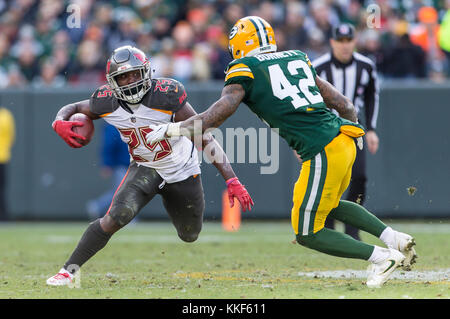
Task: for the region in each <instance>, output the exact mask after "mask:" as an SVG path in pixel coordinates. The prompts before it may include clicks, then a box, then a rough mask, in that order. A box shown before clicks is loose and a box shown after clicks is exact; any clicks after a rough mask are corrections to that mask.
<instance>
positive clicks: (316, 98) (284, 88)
mask: <svg viewBox="0 0 450 319" xmlns="http://www.w3.org/2000/svg"><path fill="white" fill-rule="evenodd" d="M268 69H269V75H270V82H271V84H272V91H273V95H274V96H276V97H277V98H279V99H280V100H284V99H285V98H287V97H291V99H292V101H291V103H292V105H293V106H294V107H295V108H296V109H297V108H299V107H302V106H308V105H312V104H316V103H321V102H323V98H322V96H321V95H320V94H318V93H317V94H313V93H312V92H311V91H310V90H309V88H310V87H315V86H316V81H315V80H314V76H313V73H312V71H311V69H310V68H309V66H308V64H307V63H306V62H305V61H302V60H293V61H289V62H288V64H287V71H288V72H289V73H290V78H291V79H292V78H293V79H296V78H297V77H295V76H296V75H298V74H299V73H298V70H299V69H301V70H303V72H304V74H305V75H306V78H301V79H300V80H299V81H298V84H297V85H295V84H292V83H291V82H289V80H288V79H287V77H286V75H285V74H284V72H283V70H282V69H281V67H280V65H279V64H272V65H270V66H269V67H268ZM300 92H301V93H302V95H300V94H299V93H300Z"/></svg>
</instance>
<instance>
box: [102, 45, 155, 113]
mask: <svg viewBox="0 0 450 319" xmlns="http://www.w3.org/2000/svg"><path fill="white" fill-rule="evenodd" d="M134 70H139V71H140V72H141V79H140V80H139V81H136V82H133V83H131V84H128V85H123V86H119V84H118V83H117V80H116V77H117V76H118V75H119V74H123V73H127V72H130V71H134ZM106 79H107V80H108V84H109V86H110V88H111V90H112V91H113V93H114V95H115V96H116V98H118V99H120V100H123V101H125V102H128V103H131V104H137V103H139V102H140V101H141V100H142V98H143V97H144V95H145V93H147V92H148V90H150V88H151V72H150V61H149V60H148V59H147V57H146V56H145V53H144V52H142V51H141V50H139V49H138V48H135V47H132V46H130V45H126V46H122V47H119V48H117V49H115V50H114V52H113V53H112V54H111V57H110V58H109V60H108V62H107V64H106Z"/></svg>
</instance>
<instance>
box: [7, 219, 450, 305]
mask: <svg viewBox="0 0 450 319" xmlns="http://www.w3.org/2000/svg"><path fill="white" fill-rule="evenodd" d="M387 223H388V224H389V225H391V226H393V227H395V228H396V229H397V230H400V231H404V232H408V233H410V234H412V235H413V236H414V237H415V238H416V242H417V246H416V250H417V252H418V255H419V259H418V262H417V264H416V265H415V267H414V268H413V271H411V272H403V271H401V270H396V272H395V273H394V275H395V276H394V278H393V279H391V280H390V281H389V282H388V283H386V284H385V286H383V287H382V288H380V289H374V290H373V289H372V290H371V289H369V288H367V287H366V285H365V270H366V268H367V265H368V263H367V262H365V261H360V260H353V259H343V258H335V257H331V256H327V255H324V254H321V253H318V252H315V251H312V250H309V249H306V248H304V247H301V246H300V245H298V244H293V243H292V241H293V239H294V236H293V233H292V230H291V226H290V221H288V220H286V221H265V222H256V221H247V220H244V221H243V222H242V225H241V228H240V229H239V231H237V232H225V231H224V230H222V228H221V224H220V223H212V222H205V224H204V227H203V230H202V233H201V234H200V237H199V239H198V240H197V241H196V242H194V243H190V244H188V243H184V242H182V241H181V240H179V239H178V237H177V235H176V232H175V229H174V228H173V226H172V224H170V223H165V222H142V223H138V224H134V225H129V226H127V227H126V228H125V229H122V230H121V231H119V232H118V233H117V234H116V235H114V236H113V238H112V239H111V241H110V242H109V244H108V245H107V246H106V247H105V248H104V249H103V250H102V251H100V252H99V253H98V254H97V255H96V256H94V257H93V258H92V259H91V260H90V261H88V262H87V263H86V264H85V265H84V266H83V268H82V270H81V274H80V279H81V280H80V285H81V287H80V288H72V289H71V288H68V287H48V286H46V284H45V281H46V279H47V278H48V277H50V276H52V275H54V274H55V273H56V272H57V271H58V270H59V269H60V267H61V266H62V264H63V263H64V262H65V261H66V259H67V258H68V256H69V254H70V253H71V252H72V250H73V249H74V247H75V245H76V244H77V242H78V240H79V238H80V236H81V235H82V233H83V232H84V230H85V228H86V227H87V222H86V223H9V224H5V225H1V226H0V298H2V299H6V298H14V299H16V298H70V299H72V298H164V299H166V298H170V299H175V298H180V299H197V298H202V299H217V298H225V299H235V298H238V299H239V298H243V299H252V298H258V299H272V298H285V299H294V298H295V299H304V298H307V299H317V298H319V299H342V298H347V299H378V298H383V299H403V298H418V299H423V298H426V299H448V298H449V297H450V293H449V290H450V289H449V288H450V222H448V221H447V222H440V221H437V220H431V221H423V222H417V221H415V222H406V221H405V222H399V221H395V222H392V223H391V222H390V221H387ZM362 236H363V240H364V241H366V242H370V243H376V244H379V245H382V243H381V242H380V241H379V240H378V239H377V238H375V237H373V236H371V235H369V234H366V233H363V234H362Z"/></svg>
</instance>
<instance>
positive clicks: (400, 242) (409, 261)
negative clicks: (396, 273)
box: [388, 231, 417, 271]
mask: <svg viewBox="0 0 450 319" xmlns="http://www.w3.org/2000/svg"><path fill="white" fill-rule="evenodd" d="M394 234H395V235H394V241H393V243H392V245H388V247H389V248H393V249H397V250H398V251H400V252H401V253H402V254H403V255H404V256H405V259H404V260H403V263H402V269H403V270H406V271H410V270H411V267H412V265H413V264H415V263H416V259H417V254H416V250H415V249H414V245H415V244H416V242H415V241H414V238H413V237H412V236H410V235H408V234H405V233H401V232H398V231H394Z"/></svg>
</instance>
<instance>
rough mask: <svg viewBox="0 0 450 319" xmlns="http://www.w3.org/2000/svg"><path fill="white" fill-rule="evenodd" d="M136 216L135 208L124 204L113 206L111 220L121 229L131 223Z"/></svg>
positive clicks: (110, 213)
mask: <svg viewBox="0 0 450 319" xmlns="http://www.w3.org/2000/svg"><path fill="white" fill-rule="evenodd" d="M135 214H136V212H135V210H134V209H133V207H131V206H129V205H124V204H117V205H113V207H111V210H110V212H109V215H110V216H111V218H112V219H113V220H114V221H115V222H116V223H117V224H118V225H119V226H121V227H123V226H125V225H126V224H128V223H129V222H131V220H132V219H133V218H134V216H135Z"/></svg>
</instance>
